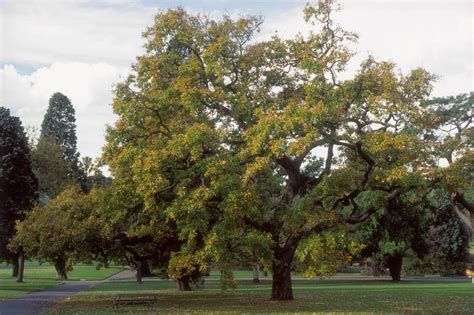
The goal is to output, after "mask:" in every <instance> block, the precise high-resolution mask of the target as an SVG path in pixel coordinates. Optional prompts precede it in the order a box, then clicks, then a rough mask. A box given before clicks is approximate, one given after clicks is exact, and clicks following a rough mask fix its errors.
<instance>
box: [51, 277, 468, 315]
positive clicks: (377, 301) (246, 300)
mask: <svg viewBox="0 0 474 315" xmlns="http://www.w3.org/2000/svg"><path fill="white" fill-rule="evenodd" d="M238 282H239V285H238V287H237V288H236V289H232V290H226V291H221V288H220V284H219V282H218V281H215V280H207V281H206V284H205V286H204V288H200V289H196V290H195V291H193V292H177V291H176V285H175V283H174V282H173V281H149V282H144V283H143V284H141V285H138V284H137V283H135V282H131V281H126V282H108V283H102V284H99V285H97V286H95V287H93V288H90V289H88V290H86V291H83V292H81V293H80V294H78V295H76V296H75V297H74V298H73V299H71V300H69V301H66V302H64V303H62V304H61V305H59V306H58V307H56V308H55V309H53V310H51V311H50V312H49V313H48V314H50V315H51V314H55V315H56V314H116V313H121V314H123V313H129V314H157V313H159V314H163V313H173V314H176V313H180V314H198V313H199V314H202V313H206V314H209V313H215V314H217V313H219V314H221V313H226V314H241V313H268V312H278V313H282V312H283V313H294V312H300V313H305V312H310V313H315V312H333V313H335V312H354V313H360V312H383V313H390V312H392V313H400V312H408V313H427V314H433V313H437V314H449V313H452V314H472V313H473V311H474V285H472V284H471V283H470V281H467V280H466V281H455V282H453V281H445V282H428V281H405V282H401V283H391V282H390V281H341V280H324V281H321V280H297V281H294V282H293V283H294V284H293V288H294V294H295V300H294V301H287V302H273V301H270V300H269V296H270V291H271V282H270V281H267V280H265V281H264V282H263V284H259V285H255V284H252V283H251V281H244V280H240V281H238ZM123 293H157V294H158V295H159V299H158V302H157V304H156V305H155V307H154V308H153V309H147V308H146V307H141V306H123V307H120V309H118V310H114V309H113V300H114V297H115V296H116V295H117V294H123Z"/></svg>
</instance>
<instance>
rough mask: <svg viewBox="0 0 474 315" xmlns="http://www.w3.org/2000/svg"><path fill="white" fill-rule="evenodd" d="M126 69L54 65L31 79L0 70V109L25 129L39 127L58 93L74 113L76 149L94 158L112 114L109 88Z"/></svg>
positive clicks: (8, 68)
mask: <svg viewBox="0 0 474 315" xmlns="http://www.w3.org/2000/svg"><path fill="white" fill-rule="evenodd" d="M126 72H127V69H126V68H122V69H120V68H118V67H116V66H112V65H110V64H106V63H94V64H87V63H79V62H71V63H53V64H52V65H51V66H48V67H42V68H40V69H38V70H36V71H35V72H33V73H32V74H30V75H21V74H19V73H18V72H17V71H16V69H15V67H14V66H12V65H5V66H4V67H3V69H0V87H1V90H0V105H4V106H7V107H9V108H10V109H11V110H12V112H13V114H14V115H17V116H19V117H20V118H21V120H22V121H23V125H24V126H34V127H37V128H38V127H39V126H40V125H41V122H42V119H43V116H44V113H45V112H46V109H47V107H48V101H49V98H50V96H51V95H52V94H53V93H55V92H61V93H63V94H65V95H67V96H68V97H69V99H70V100H71V102H72V104H73V105H74V108H75V109H76V119H77V121H76V123H77V135H78V149H79V151H80V152H81V154H82V155H88V156H92V157H96V156H98V155H100V150H101V147H102V146H103V145H104V130H105V124H110V123H112V122H113V121H114V120H115V117H114V116H113V114H112V107H111V106H110V104H111V102H112V88H113V84H114V83H116V82H117V81H118V80H119V79H120V77H121V76H122V77H124V76H125V75H126Z"/></svg>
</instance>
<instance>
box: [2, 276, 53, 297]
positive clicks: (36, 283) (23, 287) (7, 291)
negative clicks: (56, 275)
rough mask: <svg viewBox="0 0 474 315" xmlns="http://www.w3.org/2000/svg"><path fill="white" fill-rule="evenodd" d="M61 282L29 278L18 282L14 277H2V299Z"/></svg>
mask: <svg viewBox="0 0 474 315" xmlns="http://www.w3.org/2000/svg"><path fill="white" fill-rule="evenodd" d="M59 284H60V283H59V282H58V281H52V280H49V281H48V280H45V281H41V280H28V281H25V282H24V283H17V282H15V280H14V279H8V280H7V279H0V301H1V300H5V299H10V298H15V297H19V296H22V295H25V294H28V293H31V292H34V291H40V290H44V289H47V288H50V287H54V286H57V285H59Z"/></svg>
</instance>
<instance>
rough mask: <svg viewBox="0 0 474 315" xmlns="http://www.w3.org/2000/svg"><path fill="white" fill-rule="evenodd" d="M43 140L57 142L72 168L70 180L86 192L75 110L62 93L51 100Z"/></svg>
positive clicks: (46, 114)
mask: <svg viewBox="0 0 474 315" xmlns="http://www.w3.org/2000/svg"><path fill="white" fill-rule="evenodd" d="M42 140H43V141H48V142H52V141H53V142H56V143H57V144H59V145H60V146H61V147H62V148H63V150H64V159H65V161H66V162H67V163H68V164H69V166H70V174H69V176H70V178H71V179H73V180H74V181H76V182H78V183H79V184H80V185H81V187H82V189H83V190H86V189H87V187H86V175H85V174H84V171H83V170H82V169H81V168H80V167H79V153H78V152H77V136H76V117H75V110H74V107H73V105H72V103H71V101H70V100H69V98H68V97H67V96H66V95H64V94H62V93H59V92H56V93H54V94H53V95H52V96H51V98H50V99H49V106H48V109H47V110H46V113H45V115H44V118H43V122H42V124H41V135H40V140H39V141H42ZM50 197H54V196H50Z"/></svg>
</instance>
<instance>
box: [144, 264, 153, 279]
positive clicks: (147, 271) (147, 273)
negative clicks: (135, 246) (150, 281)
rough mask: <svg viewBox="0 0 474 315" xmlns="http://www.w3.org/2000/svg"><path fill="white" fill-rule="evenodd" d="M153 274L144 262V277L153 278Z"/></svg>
mask: <svg viewBox="0 0 474 315" xmlns="http://www.w3.org/2000/svg"><path fill="white" fill-rule="evenodd" d="M152 276H153V273H152V272H151V270H150V265H149V264H148V263H147V262H146V261H143V262H142V277H145V278H146V277H152Z"/></svg>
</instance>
